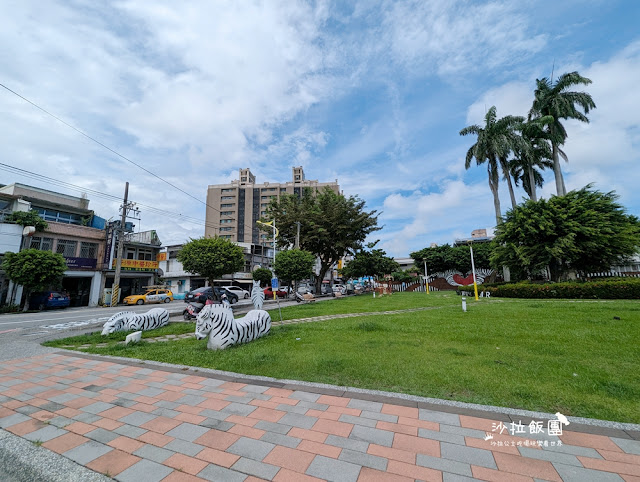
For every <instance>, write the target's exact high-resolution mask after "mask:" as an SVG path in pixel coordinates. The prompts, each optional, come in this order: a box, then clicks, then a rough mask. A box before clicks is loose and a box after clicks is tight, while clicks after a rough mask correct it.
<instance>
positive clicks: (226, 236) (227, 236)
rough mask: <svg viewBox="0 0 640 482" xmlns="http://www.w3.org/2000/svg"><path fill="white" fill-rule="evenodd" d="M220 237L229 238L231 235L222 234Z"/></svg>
mask: <svg viewBox="0 0 640 482" xmlns="http://www.w3.org/2000/svg"><path fill="white" fill-rule="evenodd" d="M220 237H221V238H224V239H231V235H230V234H222V235H221V236H220Z"/></svg>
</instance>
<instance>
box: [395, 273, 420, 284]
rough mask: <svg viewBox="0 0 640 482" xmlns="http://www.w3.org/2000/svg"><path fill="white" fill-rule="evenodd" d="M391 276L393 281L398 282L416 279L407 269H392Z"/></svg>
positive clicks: (408, 281)
mask: <svg viewBox="0 0 640 482" xmlns="http://www.w3.org/2000/svg"><path fill="white" fill-rule="evenodd" d="M391 277H392V278H393V281H397V282H399V283H410V282H411V281H416V280H417V279H418V278H416V277H415V276H412V275H411V272H410V271H409V270H400V271H394V272H393V273H391Z"/></svg>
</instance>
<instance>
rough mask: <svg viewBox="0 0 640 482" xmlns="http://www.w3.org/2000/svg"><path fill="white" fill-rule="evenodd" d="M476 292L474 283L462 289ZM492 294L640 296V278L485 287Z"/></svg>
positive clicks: (612, 297) (568, 297)
mask: <svg viewBox="0 0 640 482" xmlns="http://www.w3.org/2000/svg"><path fill="white" fill-rule="evenodd" d="M460 290H461V291H468V292H471V293H472V292H473V286H471V287H470V288H469V287H465V288H461V289H460ZM478 291H488V292H489V293H491V296H492V297H494V296H496V297H503V298H538V299H541V298H566V299H609V300H612V299H618V300H630V299H640V279H638V278H627V279H622V280H606V281H588V282H581V281H570V282H564V283H542V284H539V283H511V284H503V285H499V286H482V287H480V286H479V287H478Z"/></svg>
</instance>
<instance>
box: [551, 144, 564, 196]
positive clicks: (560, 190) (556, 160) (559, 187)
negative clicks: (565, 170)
mask: <svg viewBox="0 0 640 482" xmlns="http://www.w3.org/2000/svg"><path fill="white" fill-rule="evenodd" d="M551 145H552V148H553V174H554V175H555V177H556V194H557V195H558V196H564V195H565V194H567V191H566V189H565V187H564V178H563V177H562V169H561V168H560V156H559V155H558V146H557V145H556V143H555V142H552V144H551Z"/></svg>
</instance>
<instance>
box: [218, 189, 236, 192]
mask: <svg viewBox="0 0 640 482" xmlns="http://www.w3.org/2000/svg"><path fill="white" fill-rule="evenodd" d="M234 191H235V188H225V189H222V190H221V192H234Z"/></svg>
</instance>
